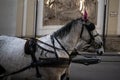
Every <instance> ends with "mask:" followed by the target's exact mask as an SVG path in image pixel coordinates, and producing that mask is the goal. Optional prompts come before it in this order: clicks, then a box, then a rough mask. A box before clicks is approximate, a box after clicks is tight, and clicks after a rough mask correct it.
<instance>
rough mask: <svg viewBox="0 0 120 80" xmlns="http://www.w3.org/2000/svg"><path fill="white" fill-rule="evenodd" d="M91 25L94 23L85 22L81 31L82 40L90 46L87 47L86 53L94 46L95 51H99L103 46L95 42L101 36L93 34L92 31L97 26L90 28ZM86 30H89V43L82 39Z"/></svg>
mask: <svg viewBox="0 0 120 80" xmlns="http://www.w3.org/2000/svg"><path fill="white" fill-rule="evenodd" d="M91 24H93V23H91V22H89V21H87V22H85V21H83V23H82V29H81V33H80V39H82V40H83V41H85V42H86V44H89V46H87V47H85V49H84V51H85V50H87V49H88V48H89V47H91V46H93V47H94V48H95V49H99V48H101V45H102V43H101V44H97V43H96V42H95V37H97V36H100V35H99V34H98V33H97V34H95V35H93V34H92V31H93V30H94V29H95V26H94V24H93V25H92V26H90V25H91ZM89 27H93V28H92V29H89ZM85 28H86V29H87V31H88V34H89V36H90V39H89V40H87V41H86V40H85V39H84V38H83V37H82V35H83V31H84V29H85Z"/></svg>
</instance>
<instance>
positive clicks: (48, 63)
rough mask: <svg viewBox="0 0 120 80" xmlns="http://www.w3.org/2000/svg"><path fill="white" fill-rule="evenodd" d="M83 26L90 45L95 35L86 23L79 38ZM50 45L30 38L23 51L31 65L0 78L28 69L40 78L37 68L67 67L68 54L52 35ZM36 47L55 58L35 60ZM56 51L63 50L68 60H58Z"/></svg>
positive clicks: (68, 62) (68, 60) (69, 59)
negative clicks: (46, 47)
mask: <svg viewBox="0 0 120 80" xmlns="http://www.w3.org/2000/svg"><path fill="white" fill-rule="evenodd" d="M84 26H85V27H86V29H87V30H88V33H89V35H90V38H91V40H90V42H89V43H91V41H92V40H94V37H95V36H97V35H95V36H93V35H92V34H91V32H90V30H89V29H88V27H87V26H88V25H86V23H83V24H82V30H81V33H80V38H82V34H83V30H84ZM55 40H56V41H57V43H58V44H59V45H60V47H61V48H57V47H56V46H55ZM37 42H40V43H42V44H44V45H47V46H49V47H51V48H53V49H54V51H52V50H48V49H45V48H43V47H42V46H40V45H38V44H37ZM51 43H52V45H50V44H47V43H45V42H43V41H40V40H38V39H35V38H31V39H29V40H27V41H26V43H25V48H24V49H25V53H26V54H27V55H30V56H31V59H32V62H31V64H30V65H28V66H26V67H24V68H22V69H20V70H18V71H15V72H12V73H9V74H5V75H3V76H0V78H3V77H6V76H10V75H14V74H17V73H20V72H23V71H25V70H27V69H30V68H35V70H36V77H39V78H40V77H41V74H40V72H39V69H38V68H39V67H63V68H64V67H68V66H69V64H70V62H71V61H72V59H71V57H70V55H69V52H68V51H67V50H66V49H65V47H64V46H63V45H62V44H61V42H60V41H59V40H58V39H57V37H55V36H54V35H51ZM37 47H38V48H40V49H42V50H45V51H47V52H49V53H54V54H55V56H56V58H39V60H37V58H36V56H35V52H36V49H37ZM56 50H63V51H64V52H66V54H67V55H68V56H69V58H59V57H58V55H57V51H56ZM41 53H42V52H41Z"/></svg>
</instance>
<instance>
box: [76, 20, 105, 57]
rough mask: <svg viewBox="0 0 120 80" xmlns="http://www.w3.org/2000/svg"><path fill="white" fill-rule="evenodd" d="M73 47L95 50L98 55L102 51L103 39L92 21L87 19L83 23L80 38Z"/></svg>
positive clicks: (80, 49)
mask: <svg viewBox="0 0 120 80" xmlns="http://www.w3.org/2000/svg"><path fill="white" fill-rule="evenodd" d="M75 49H76V50H78V51H88V52H91V51H92V52H93V51H95V52H97V54H98V55H102V54H103V53H104V48H103V41H102V39H101V36H100V35H99V33H98V32H97V30H96V28H95V25H94V24H93V23H92V22H89V21H87V22H85V23H84V24H83V27H82V32H81V34H80V40H79V41H78V43H77V45H76V47H75Z"/></svg>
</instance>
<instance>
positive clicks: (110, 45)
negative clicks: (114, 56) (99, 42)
mask: <svg viewBox="0 0 120 80" xmlns="http://www.w3.org/2000/svg"><path fill="white" fill-rule="evenodd" d="M105 43H106V44H105V49H106V51H108V52H114V51H115V52H120V36H107V37H106V41H105Z"/></svg>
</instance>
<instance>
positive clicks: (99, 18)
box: [96, 0, 104, 34]
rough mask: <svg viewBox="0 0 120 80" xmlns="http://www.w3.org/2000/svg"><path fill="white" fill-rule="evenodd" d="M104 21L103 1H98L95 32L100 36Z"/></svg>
mask: <svg viewBox="0 0 120 80" xmlns="http://www.w3.org/2000/svg"><path fill="white" fill-rule="evenodd" d="M103 19H104V0H98V14H97V26H96V27H97V31H98V33H100V34H102V31H103Z"/></svg>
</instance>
